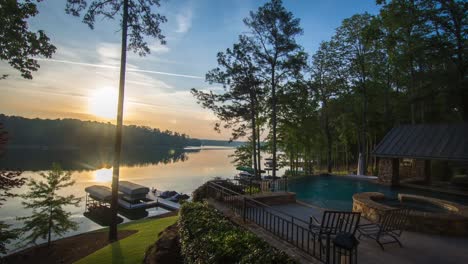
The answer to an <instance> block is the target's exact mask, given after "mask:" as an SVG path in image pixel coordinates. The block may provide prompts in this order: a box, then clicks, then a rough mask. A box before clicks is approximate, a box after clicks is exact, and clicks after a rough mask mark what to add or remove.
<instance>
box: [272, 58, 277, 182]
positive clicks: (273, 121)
mask: <svg viewBox="0 0 468 264" xmlns="http://www.w3.org/2000/svg"><path fill="white" fill-rule="evenodd" d="M271 101H272V102H271V104H272V106H271V125H272V129H271V133H272V134H273V137H272V141H273V144H272V152H273V172H272V176H273V178H275V177H276V80H275V67H272V71H271Z"/></svg>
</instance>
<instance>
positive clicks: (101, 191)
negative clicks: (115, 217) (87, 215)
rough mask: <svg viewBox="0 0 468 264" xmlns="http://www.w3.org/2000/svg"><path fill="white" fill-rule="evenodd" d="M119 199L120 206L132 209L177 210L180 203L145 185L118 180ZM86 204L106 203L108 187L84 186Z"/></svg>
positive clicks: (108, 193)
mask: <svg viewBox="0 0 468 264" xmlns="http://www.w3.org/2000/svg"><path fill="white" fill-rule="evenodd" d="M119 191H120V193H119V199H118V204H119V206H120V207H122V208H124V209H127V210H132V209H146V208H151V207H160V208H163V209H165V210H168V211H177V210H179V209H180V204H179V203H176V202H172V201H170V200H169V199H170V198H167V199H163V198H161V197H158V196H159V195H160V194H161V193H160V192H156V193H153V192H150V191H149V189H148V188H147V187H144V186H141V185H138V184H135V183H131V182H125V181H122V182H119ZM85 192H86V204H87V205H88V203H93V204H94V203H95V202H97V203H99V205H106V204H107V205H108V204H110V200H111V197H112V192H111V189H110V188H109V187H106V186H101V185H93V186H89V187H86V188H85Z"/></svg>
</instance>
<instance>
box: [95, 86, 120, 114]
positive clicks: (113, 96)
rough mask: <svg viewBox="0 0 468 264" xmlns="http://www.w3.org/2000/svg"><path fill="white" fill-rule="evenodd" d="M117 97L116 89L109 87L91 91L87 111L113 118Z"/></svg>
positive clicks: (115, 112) (115, 111)
mask: <svg viewBox="0 0 468 264" xmlns="http://www.w3.org/2000/svg"><path fill="white" fill-rule="evenodd" d="M117 97H118V96H117V91H116V90H114V89H112V88H109V87H105V88H101V89H97V90H95V91H93V93H92V94H91V96H90V97H89V112H90V113H91V114H93V115H95V116H98V117H103V118H109V119H111V118H115V117H116V116H117Z"/></svg>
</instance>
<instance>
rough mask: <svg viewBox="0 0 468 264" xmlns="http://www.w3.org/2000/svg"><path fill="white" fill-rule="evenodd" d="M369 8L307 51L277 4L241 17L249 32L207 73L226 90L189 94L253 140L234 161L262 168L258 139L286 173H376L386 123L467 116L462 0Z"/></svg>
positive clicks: (467, 11)
mask: <svg viewBox="0 0 468 264" xmlns="http://www.w3.org/2000/svg"><path fill="white" fill-rule="evenodd" d="M376 3H377V4H378V5H379V6H380V11H379V13H378V14H376V15H372V14H369V13H361V14H356V15H353V16H351V17H349V18H346V19H344V20H343V21H342V23H341V25H340V26H339V27H338V28H336V30H335V32H334V34H333V35H332V37H331V38H330V39H328V40H324V41H323V42H322V43H321V44H320V45H319V48H318V49H317V50H316V51H315V52H313V53H309V52H307V51H306V50H304V48H303V47H302V46H301V45H300V44H299V43H298V42H297V38H298V37H299V36H300V35H302V34H303V33H304V32H303V30H302V28H301V24H300V20H299V18H297V17H295V16H294V14H293V13H291V12H290V11H288V10H287V9H286V8H285V7H284V6H283V3H282V1H280V0H272V1H271V2H268V3H266V4H265V5H263V6H261V7H260V8H259V9H258V10H256V11H251V12H250V14H249V16H247V17H246V18H245V19H244V20H243V21H244V24H245V26H246V28H247V31H246V32H245V33H243V34H242V35H240V36H239V39H238V42H237V43H235V44H233V46H232V47H231V48H228V49H226V50H225V51H223V52H219V53H218V54H217V61H218V67H217V68H214V69H213V70H211V71H209V72H208V73H207V74H206V80H207V81H208V82H210V83H218V84H222V85H223V86H224V87H225V90H224V91H223V92H222V93H219V92H216V91H208V92H205V91H203V90H198V89H193V90H192V93H193V95H194V96H195V97H196V98H197V100H198V102H199V103H200V104H201V105H202V106H203V107H204V108H207V109H210V110H212V111H213V112H214V114H215V115H216V116H217V117H218V119H219V122H218V123H217V124H216V125H215V129H219V130H221V129H224V128H226V129H231V130H232V131H233V133H232V138H233V139H236V138H239V137H243V136H247V137H249V138H250V141H251V144H249V147H244V148H239V149H238V151H237V152H236V155H237V157H238V160H239V162H241V163H243V164H253V165H254V168H255V169H258V170H260V169H261V166H262V164H261V163H260V160H261V159H260V151H261V149H262V147H261V144H260V142H262V141H264V142H267V149H268V151H269V153H270V155H271V156H272V160H273V161H272V163H273V166H274V167H275V166H276V165H279V166H285V165H286V166H289V167H290V168H291V170H290V171H291V172H292V174H293V175H294V174H298V172H299V171H303V172H305V173H306V174H312V173H314V170H315V171H317V169H318V170H325V171H328V172H333V171H337V170H343V171H347V172H349V171H357V172H358V173H359V174H367V173H368V172H371V173H375V170H376V167H377V166H376V160H375V158H373V157H372V155H371V152H372V149H373V148H374V147H375V146H376V144H377V143H378V142H379V141H380V140H381V139H382V138H383V137H384V135H385V134H386V133H387V132H388V131H389V130H390V129H391V128H392V127H395V126H398V125H402V124H420V123H459V122H468V82H467V80H468V78H467V73H468V72H467V67H468V62H467V56H468V55H467V51H468V49H467V47H466V45H467V43H468V39H467V35H468V34H467V33H468V4H467V3H466V1H459V0H449V1H446V0H401V1H400V0H398V1H397V0H393V1H391V0H389V1H385V0H377V1H376ZM308 33H309V34H310V33H311V32H308ZM278 150H281V151H283V152H284V155H277V154H276V153H277V151H278ZM358 164H359V165H358ZM357 165H358V166H357ZM357 167H358V169H357ZM274 171H275V170H273V174H274Z"/></svg>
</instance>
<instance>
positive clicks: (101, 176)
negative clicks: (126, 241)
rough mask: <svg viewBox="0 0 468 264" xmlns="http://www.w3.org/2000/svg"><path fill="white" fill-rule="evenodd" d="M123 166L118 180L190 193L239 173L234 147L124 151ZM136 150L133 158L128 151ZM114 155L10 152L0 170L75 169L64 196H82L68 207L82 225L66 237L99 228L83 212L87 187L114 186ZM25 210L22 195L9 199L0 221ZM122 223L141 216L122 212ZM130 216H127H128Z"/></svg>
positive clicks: (32, 174)
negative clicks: (56, 165) (55, 166)
mask: <svg viewBox="0 0 468 264" xmlns="http://www.w3.org/2000/svg"><path fill="white" fill-rule="evenodd" d="M124 153H126V154H124V155H123V160H122V164H123V165H122V166H121V168H120V179H121V180H126V181H131V182H135V183H137V184H140V185H144V186H147V187H154V188H157V189H158V190H176V191H178V192H181V193H187V194H190V193H191V192H192V191H193V190H194V189H195V188H197V187H198V186H200V185H201V184H202V183H204V182H206V181H207V180H209V179H212V178H213V177H217V176H220V177H232V176H234V174H235V173H236V170H235V168H234V166H233V165H232V163H231V161H232V159H231V158H229V155H230V154H232V153H233V149H202V150H199V149H197V150H193V149H192V150H190V151H187V150H183V149H181V150H177V149H174V150H169V149H167V150H159V151H138V150H134V151H131V152H130V151H128V150H127V151H125V152H124ZM131 153H134V154H135V156H134V157H132V156H131V155H130V154H131ZM111 157H112V156H111V155H110V154H109V153H107V154H102V152H101V153H96V152H94V153H93V152H84V151H61V152H57V151H50V150H49V151H45V150H42V151H39V150H37V151H32V153H29V151H25V150H22V151H20V150H15V151H9V152H8V153H7V155H6V156H5V157H3V158H2V159H0V168H19V169H22V170H24V173H23V176H24V177H26V178H34V179H39V173H40V172H42V171H45V170H48V169H50V165H51V164H52V162H57V161H58V162H60V163H61V164H62V166H63V167H64V169H67V170H71V171H72V179H73V180H75V184H74V185H73V186H70V187H67V188H64V189H63V195H69V194H73V195H75V196H76V197H82V198H83V200H82V203H81V204H80V207H78V208H76V207H74V206H71V207H67V208H66V210H67V211H69V212H71V213H72V220H74V221H77V222H78V223H79V226H80V228H79V230H77V231H76V232H70V233H68V234H67V235H74V234H78V233H82V232H85V231H90V230H95V229H99V228H101V226H100V225H99V224H97V223H95V222H93V221H91V220H89V219H88V218H86V217H84V216H83V213H84V212H85V199H84V198H85V192H84V189H85V188H86V187H88V186H90V185H95V184H98V185H106V186H109V187H110V183H111V179H112V168H111V167H110V166H109V164H112V158H111ZM26 190H27V186H26V185H24V186H23V187H21V188H18V189H15V190H14V192H15V193H24V192H26ZM146 212H147V213H145V212H142V214H141V215H146V214H147V215H148V216H154V215H157V214H161V213H164V212H166V211H165V210H163V209H161V208H149V209H146ZM30 214H31V212H30V211H28V210H24V209H23V206H22V205H21V199H19V198H11V199H8V201H6V202H5V203H4V205H3V206H2V208H0V221H5V222H6V223H8V224H13V225H14V226H18V225H19V223H18V222H17V221H15V218H16V217H21V216H27V215H30ZM120 215H121V216H122V217H123V218H124V222H127V221H130V219H129V218H135V217H140V216H141V215H138V216H133V215H125V213H120ZM127 217H128V218H127Z"/></svg>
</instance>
